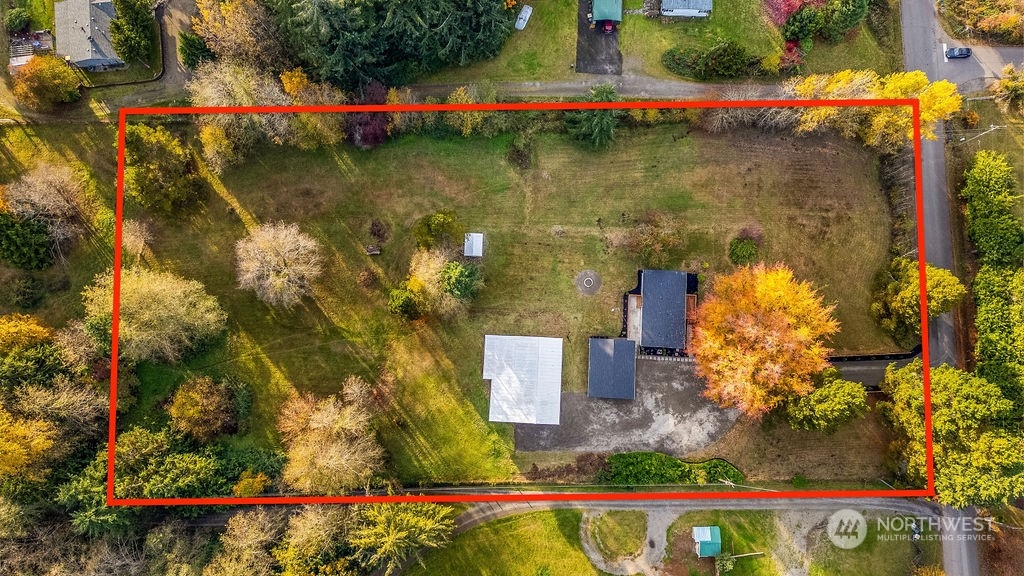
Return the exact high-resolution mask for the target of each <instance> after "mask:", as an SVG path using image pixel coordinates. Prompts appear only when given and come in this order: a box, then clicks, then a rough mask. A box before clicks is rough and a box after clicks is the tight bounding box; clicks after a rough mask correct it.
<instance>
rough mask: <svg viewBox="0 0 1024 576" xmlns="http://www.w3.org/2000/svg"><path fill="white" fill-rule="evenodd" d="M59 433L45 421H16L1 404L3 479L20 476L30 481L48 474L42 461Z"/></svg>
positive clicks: (0, 455)
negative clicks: (43, 467)
mask: <svg viewBox="0 0 1024 576" xmlns="http://www.w3.org/2000/svg"><path fill="white" fill-rule="evenodd" d="M56 436H57V430H56V429H55V428H54V427H53V424H51V423H49V422H47V421H45V420H29V419H21V418H15V417H14V416H13V415H12V414H11V413H10V412H8V411H7V410H5V409H4V407H3V404H0V479H2V478H6V477H9V476H21V477H23V478H27V479H29V480H36V479H40V477H41V476H43V475H44V474H45V472H44V470H43V469H42V468H41V467H40V466H39V461H40V458H42V457H43V456H44V455H45V454H46V452H47V451H48V450H49V449H50V448H51V447H53V440H54V438H55V437H56Z"/></svg>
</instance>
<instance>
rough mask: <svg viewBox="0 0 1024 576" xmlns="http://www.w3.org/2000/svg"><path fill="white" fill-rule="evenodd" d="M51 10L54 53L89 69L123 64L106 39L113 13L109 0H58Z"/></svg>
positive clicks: (108, 39)
mask: <svg viewBox="0 0 1024 576" xmlns="http://www.w3.org/2000/svg"><path fill="white" fill-rule="evenodd" d="M53 13H54V32H55V34H56V37H57V38H56V40H57V55H58V56H61V57H63V58H64V59H65V60H67V61H68V62H69V63H71V64H73V65H75V66H77V67H79V68H81V69H83V70H88V71H90V72H96V71H100V70H107V69H110V68H120V67H122V66H124V61H123V60H121V58H120V57H119V56H118V55H117V53H116V52H115V51H114V46H113V45H112V44H111V42H110V21H111V20H113V19H114V18H115V17H116V16H117V14H116V12H115V11H114V5H113V3H111V2H110V1H109V0H59V1H58V2H56V3H54V5H53Z"/></svg>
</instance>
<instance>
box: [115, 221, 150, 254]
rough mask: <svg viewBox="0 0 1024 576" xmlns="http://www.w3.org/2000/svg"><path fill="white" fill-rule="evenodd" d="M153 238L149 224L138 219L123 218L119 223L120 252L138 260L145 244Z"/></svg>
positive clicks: (144, 248)
mask: <svg viewBox="0 0 1024 576" xmlns="http://www.w3.org/2000/svg"><path fill="white" fill-rule="evenodd" d="M152 240H153V232H152V231H151V230H150V229H149V225H148V224H146V223H145V222H141V221H139V220H125V221H124V222H123V223H122V224H121V248H122V254H128V255H130V256H132V257H133V258H135V260H136V261H139V260H140V259H141V258H142V253H143V252H144V251H145V250H146V245H147V244H149V243H150V242H151V241H152Z"/></svg>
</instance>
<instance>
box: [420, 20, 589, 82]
mask: <svg viewBox="0 0 1024 576" xmlns="http://www.w3.org/2000/svg"><path fill="white" fill-rule="evenodd" d="M520 4H522V3H520ZM529 4H530V6H532V7H533V15H531V16H530V22H529V23H528V24H527V26H526V29H525V30H513V31H512V34H511V35H510V36H509V38H508V40H506V41H505V45H504V47H502V49H501V53H500V54H498V56H496V57H495V58H491V59H490V60H485V61H483V62H477V63H475V64H471V65H469V66H466V67H464V68H448V69H445V70H442V71H440V72H438V73H436V74H433V75H431V76H428V77H426V78H423V79H422V80H421V81H422V82H424V83H428V84H429V83H435V82H437V83H447V82H480V81H488V80H495V81H502V80H538V79H545V80H562V79H566V78H570V77H571V76H572V75H573V70H572V68H571V67H570V65H572V64H574V63H575V62H576V11H577V2H576V0H533V1H531V2H529ZM519 9H520V7H519V6H516V8H514V10H516V13H517V14H518V11H519Z"/></svg>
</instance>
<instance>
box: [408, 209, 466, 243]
mask: <svg viewBox="0 0 1024 576" xmlns="http://www.w3.org/2000/svg"><path fill="white" fill-rule="evenodd" d="M464 234H465V230H464V229H463V227H462V224H461V223H460V222H459V219H458V217H457V216H456V215H455V213H454V212H452V211H450V210H439V211H437V212H434V213H433V214H428V215H427V216H424V217H423V218H420V220H419V222H417V223H416V226H414V227H413V235H414V236H416V245H417V246H419V247H420V248H422V249H424V250H429V249H431V248H433V247H435V246H444V245H446V244H454V243H456V242H461V241H462V238H463V235H464Z"/></svg>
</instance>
